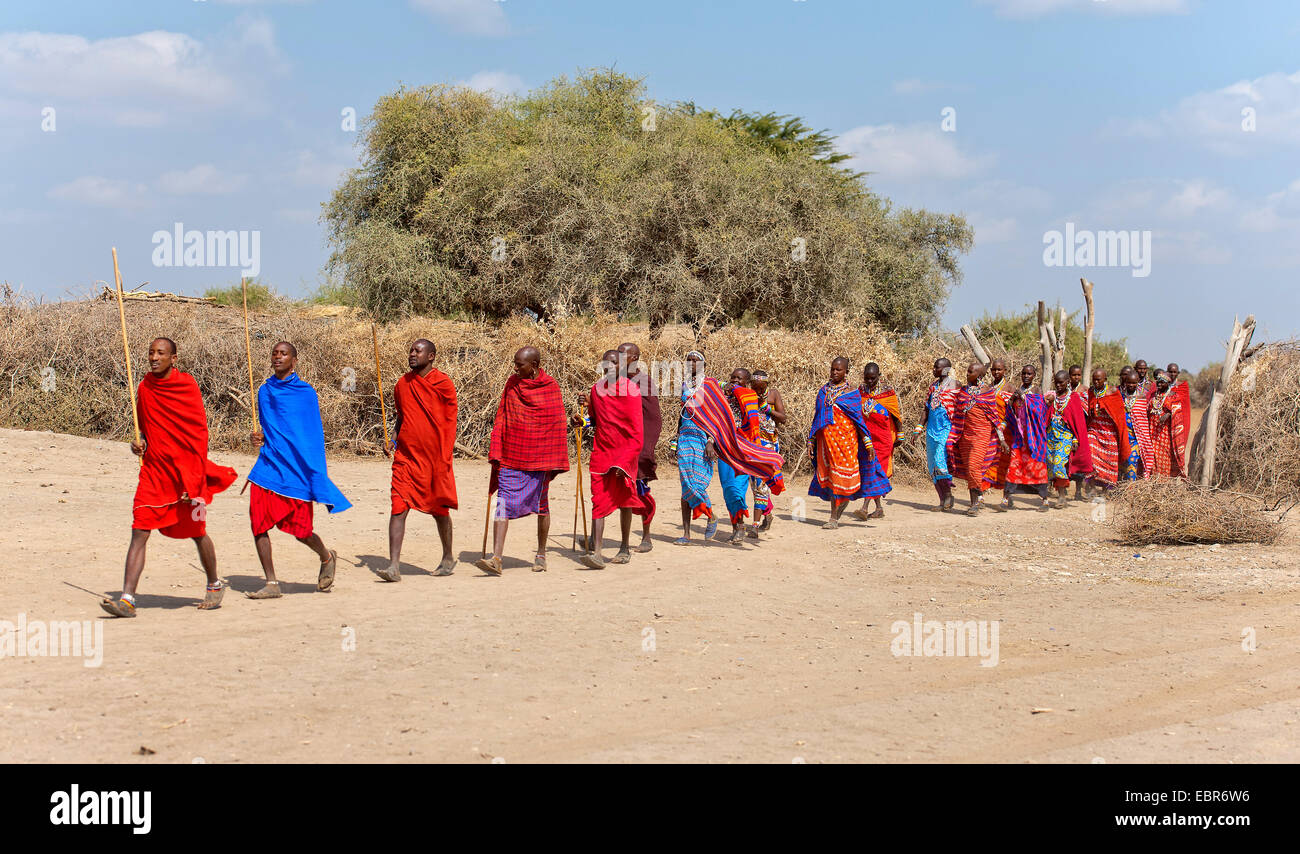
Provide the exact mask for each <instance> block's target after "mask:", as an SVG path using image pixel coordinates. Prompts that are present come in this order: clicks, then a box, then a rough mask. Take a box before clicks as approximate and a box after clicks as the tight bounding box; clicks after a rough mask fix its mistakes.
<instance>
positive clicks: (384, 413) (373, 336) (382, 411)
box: [370, 322, 487, 548]
mask: <svg viewBox="0 0 1300 854" xmlns="http://www.w3.org/2000/svg"><path fill="white" fill-rule="evenodd" d="M370 341H371V343H373V344H374V345H375V377H376V378H377V379H378V382H379V416H380V418H382V419H383V422H384V449H385V450H387V449H388V409H387V408H386V407H385V406H384V375H383V374H382V373H381V372H380V370H379V336H378V334H377V333H376V332H375V324H374V323H373V322H371V324H370ZM486 541H487V538H486V537H485V538H484V542H486ZM484 548H486V546H485V547H484Z"/></svg>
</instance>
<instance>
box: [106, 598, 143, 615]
mask: <svg viewBox="0 0 1300 854" xmlns="http://www.w3.org/2000/svg"><path fill="white" fill-rule="evenodd" d="M99 607H101V608H103V609H104V610H105V611H107V612H108V613H109V614H111V615H112V616H114V617H134V616H135V605H134V604H132V603H131V602H128V601H126V600H125V599H103V600H100V603H99Z"/></svg>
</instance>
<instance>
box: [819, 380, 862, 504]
mask: <svg viewBox="0 0 1300 854" xmlns="http://www.w3.org/2000/svg"><path fill="white" fill-rule="evenodd" d="M828 402H831V403H833V402H834V401H833V400H829V395H828ZM830 410H831V414H832V415H833V416H834V419H835V420H834V421H833V422H832V423H831V425H830V426H829V427H826V428H824V429H822V430H821V431H820V432H819V433H818V434H817V480H818V481H820V482H821V483H822V485H823V486H827V487H829V488H830V491H831V493H832V494H834V495H857V493H858V490H860V489H861V488H862V471H861V469H859V468H858V430H857V428H856V427H854V426H853V422H852V421H850V420H849V417H848V416H847V415H845V414H844V413H843V412H841V411H840V409H839V407H837V406H831V407H830Z"/></svg>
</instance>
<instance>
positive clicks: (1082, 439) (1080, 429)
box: [1048, 389, 1092, 476]
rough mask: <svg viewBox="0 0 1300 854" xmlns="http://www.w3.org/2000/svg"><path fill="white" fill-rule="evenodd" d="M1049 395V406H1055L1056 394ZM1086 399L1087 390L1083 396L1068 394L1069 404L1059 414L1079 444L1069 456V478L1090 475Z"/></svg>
mask: <svg viewBox="0 0 1300 854" xmlns="http://www.w3.org/2000/svg"><path fill="white" fill-rule="evenodd" d="M1067 393H1068V392H1067ZM1051 394H1052V400H1051V405H1053V406H1055V401H1056V392H1051ZM1086 399H1087V389H1085V390H1084V394H1079V393H1078V392H1074V393H1073V394H1070V402H1069V403H1067V404H1066V405H1065V411H1063V412H1062V413H1061V418H1062V419H1064V420H1065V426H1067V427H1069V428H1070V432H1071V433H1073V434H1074V438H1075V440H1076V441H1078V443H1079V447H1078V448H1076V449H1075V451H1074V453H1073V454H1071V455H1070V475H1071V476H1074V475H1076V474H1091V473H1092V443H1091V442H1089V441H1088V410H1087V403H1086ZM1052 411H1053V410H1049V411H1048V417H1051V414H1052Z"/></svg>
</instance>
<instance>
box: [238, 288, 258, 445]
mask: <svg viewBox="0 0 1300 854" xmlns="http://www.w3.org/2000/svg"><path fill="white" fill-rule="evenodd" d="M239 290H240V291H241V292H242V293H243V295H244V357H245V359H246V361H247V362H248V408H249V409H251V410H252V412H253V432H254V433H256V432H257V389H255V388H254V387H253V343H252V341H251V340H250V339H249V337H248V279H245V278H242V277H241V278H240V280H239Z"/></svg>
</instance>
